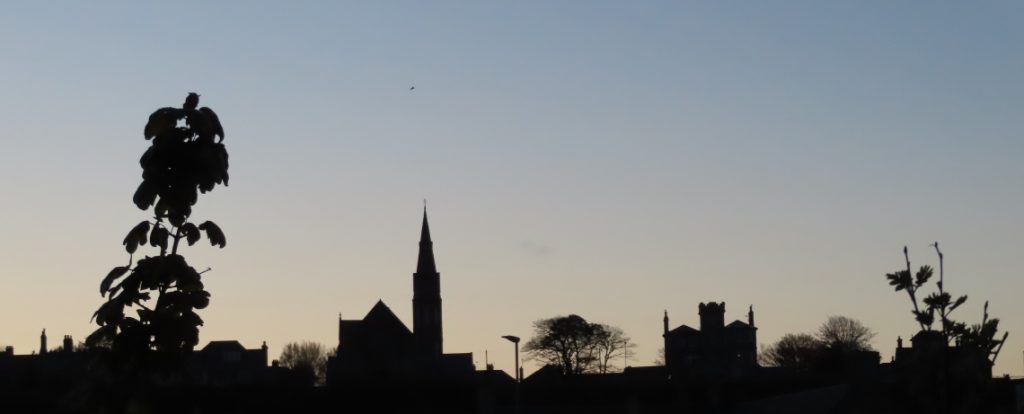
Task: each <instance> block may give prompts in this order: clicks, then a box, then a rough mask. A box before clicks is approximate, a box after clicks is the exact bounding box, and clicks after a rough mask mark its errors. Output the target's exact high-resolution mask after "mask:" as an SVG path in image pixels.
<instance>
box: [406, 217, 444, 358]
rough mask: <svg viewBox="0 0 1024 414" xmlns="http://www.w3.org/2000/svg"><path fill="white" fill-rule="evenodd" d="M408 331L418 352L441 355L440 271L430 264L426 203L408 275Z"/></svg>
mask: <svg viewBox="0 0 1024 414" xmlns="http://www.w3.org/2000/svg"><path fill="white" fill-rule="evenodd" d="M412 331H413V335H414V336H415V338H416V347H417V348H418V349H419V351H420V352H422V353H423V354H424V355H427V356H430V357H433V358H440V357H441V353H442V352H443V348H442V346H441V274H440V273H438V272H437V266H436V265H435V264H434V243H433V242H432V241H431V240H430V226H429V225H428V224H427V209H426V207H424V208H423V229H422V231H421V233H420V255H419V259H418V260H417V261H416V273H413V275H412Z"/></svg>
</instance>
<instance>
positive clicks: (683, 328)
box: [668, 325, 700, 334]
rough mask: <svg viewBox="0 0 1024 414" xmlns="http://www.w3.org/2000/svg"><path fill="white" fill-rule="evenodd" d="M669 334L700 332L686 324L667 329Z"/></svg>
mask: <svg viewBox="0 0 1024 414" xmlns="http://www.w3.org/2000/svg"><path fill="white" fill-rule="evenodd" d="M668 333H669V334H686V333H700V331H699V330H696V329H693V328H691V327H689V326H686V325H679V326H677V327H676V328H675V329H673V330H671V331H668Z"/></svg>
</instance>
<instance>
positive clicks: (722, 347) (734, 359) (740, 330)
mask: <svg viewBox="0 0 1024 414" xmlns="http://www.w3.org/2000/svg"><path fill="white" fill-rule="evenodd" d="M697 309H698V314H699V315H700V329H694V328H692V327H689V326H686V325H679V326H677V327H676V328H675V329H671V330H670V329H669V322H668V311H665V317H664V319H663V324H664V327H663V329H664V334H663V335H662V337H664V339H665V367H666V368H667V369H668V371H669V373H671V374H673V375H680V374H682V375H693V374H700V375H703V374H727V375H741V374H744V373H747V372H749V371H751V370H752V369H755V368H757V327H755V326H754V307H753V306H751V307H750V310H749V312H748V313H747V322H743V321H740V320H736V321H733V322H731V323H729V324H728V325H726V324H725V302H721V303H717V302H708V303H701V304H700V305H699V306H698V307H697Z"/></svg>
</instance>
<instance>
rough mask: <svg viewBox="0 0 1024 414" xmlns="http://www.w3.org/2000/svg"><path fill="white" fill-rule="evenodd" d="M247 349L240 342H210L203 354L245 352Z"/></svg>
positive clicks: (204, 348)
mask: <svg viewBox="0 0 1024 414" xmlns="http://www.w3.org/2000/svg"><path fill="white" fill-rule="evenodd" d="M243 351H245V347H244V346H242V344H241V343H240V342H238V341H210V343H208V344H206V346H204V347H203V350H202V352H221V353H223V352H243Z"/></svg>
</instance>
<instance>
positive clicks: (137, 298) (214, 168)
mask: <svg viewBox="0 0 1024 414" xmlns="http://www.w3.org/2000/svg"><path fill="white" fill-rule="evenodd" d="M198 104H199V95H198V94H195V93H190V94H189V95H188V97H187V98H186V99H185V104H184V105H182V107H181V108H161V109H158V110H157V111H156V112H153V114H152V115H150V116H149V122H148V123H147V124H146V127H145V129H144V131H143V135H144V137H145V138H146V140H150V139H152V144H151V145H150V147H149V149H147V150H146V152H145V153H143V154H142V158H141V159H140V160H139V164H141V166H142V183H141V184H139V187H138V189H137V190H136V191H135V195H134V197H133V201H134V203H135V205H136V206H137V207H138V208H139V209H142V210H148V209H149V208H150V207H152V208H153V219H152V220H151V221H143V222H141V223H139V224H138V225H136V226H135V227H134V228H132V230H131V231H129V232H128V235H127V236H126V237H125V239H124V243H123V244H124V246H125V250H127V252H128V264H127V265H126V266H119V267H115V268H114V269H112V270H111V271H110V272H109V273H108V274H107V276H106V277H105V278H103V281H102V282H101V283H100V295H102V296H104V297H106V298H107V301H106V302H105V303H104V304H103V305H101V306H100V308H99V309H98V310H97V311H96V313H94V314H93V318H94V319H95V320H96V323H97V324H98V325H99V326H100V327H99V329H97V330H96V331H95V332H93V333H92V334H91V335H89V337H88V338H87V340H86V342H87V343H88V344H89V345H90V346H102V344H105V343H109V344H110V345H111V347H112V348H113V349H114V350H115V351H116V350H146V349H156V350H162V351H177V350H191V349H192V348H193V347H195V346H196V344H197V343H198V342H199V326H201V325H202V324H203V320H202V319H201V318H200V317H199V315H197V314H196V313H195V311H196V310H197V309H203V308H205V307H206V306H207V305H209V303H210V293H209V292H207V291H206V290H205V287H204V285H203V282H202V273H204V272H205V271H204V272H198V271H196V270H195V269H194V268H192V267H191V266H189V265H188V263H187V262H186V261H185V258H184V257H182V256H181V255H180V254H179V252H178V250H179V248H180V247H181V241H182V240H184V241H185V242H186V243H188V245H189V246H191V245H193V244H195V243H196V242H198V241H199V240H200V238H201V237H202V233H203V232H205V233H206V238H207V239H208V240H209V241H210V244H211V245H214V246H219V247H221V248H223V247H224V245H225V243H226V240H225V238H224V233H223V232H221V230H220V228H219V227H217V225H216V224H214V223H213V222H212V221H205V222H203V223H201V224H199V225H196V224H195V223H193V222H192V221H191V220H190V219H191V216H192V206H194V205H195V204H196V201H197V199H198V196H199V193H206V192H208V191H211V190H213V188H214V187H215V186H216V185H217V184H224V185H227V184H228V153H227V150H226V149H225V148H224V144H223V143H222V142H223V140H224V129H223V128H222V127H221V125H220V120H219V119H218V118H217V115H216V114H215V113H214V112H213V110H211V109H210V108H205V107H204V108H199V109H196V107H197V106H198ZM182 121H184V122H182ZM216 137H220V141H221V142H216V141H217V140H216ZM147 243H148V244H149V245H150V246H152V247H155V248H159V255H156V256H145V257H143V258H142V259H139V260H137V261H133V258H134V254H135V253H136V251H137V250H138V249H139V247H140V246H145V245H146V244H147ZM207 270H209V269H207ZM154 296H155V298H154ZM153 300H155V303H154V302H153ZM133 307H135V308H137V309H135V313H136V314H137V315H138V317H134V316H128V315H126V314H125V312H126V311H127V310H129V309H131V308H133Z"/></svg>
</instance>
